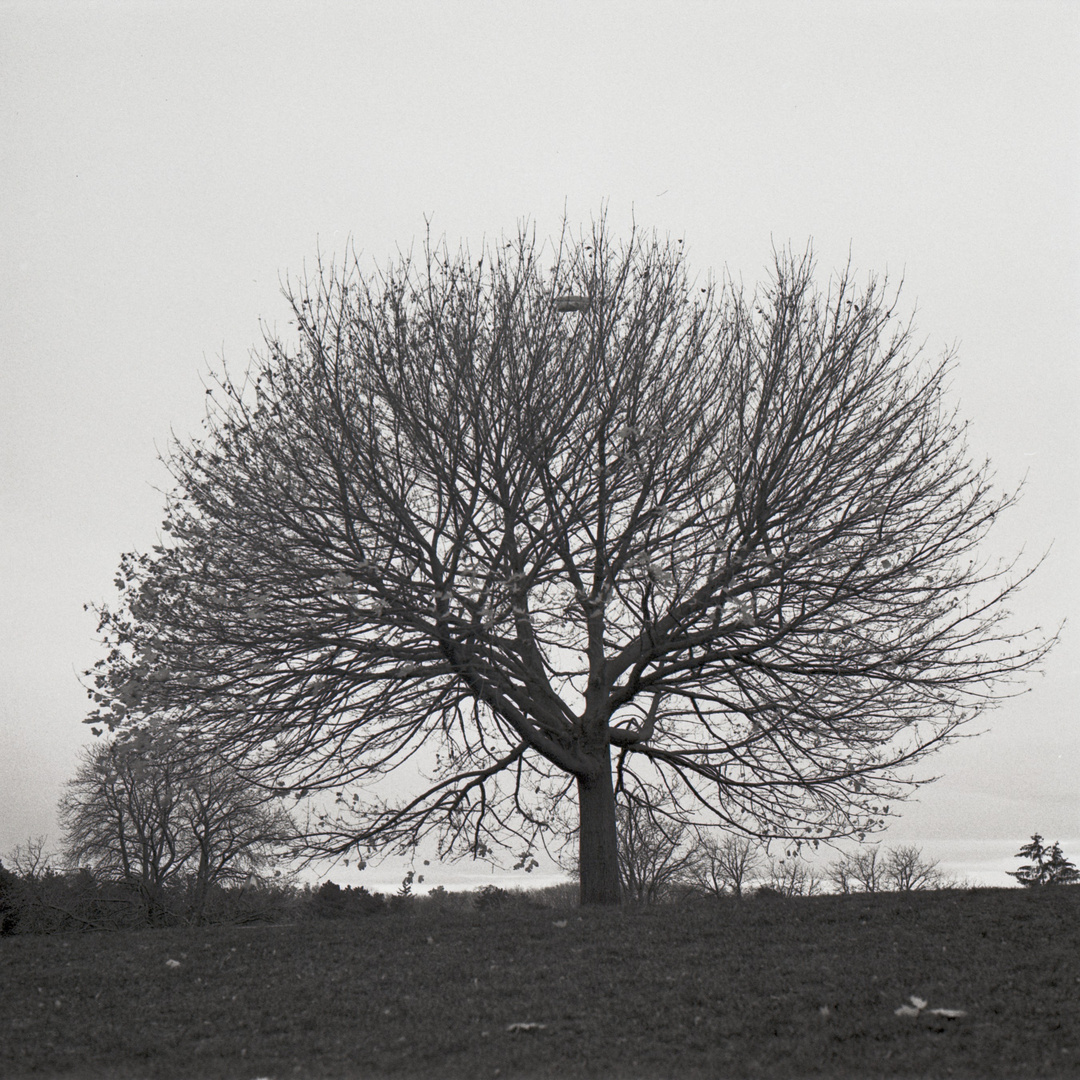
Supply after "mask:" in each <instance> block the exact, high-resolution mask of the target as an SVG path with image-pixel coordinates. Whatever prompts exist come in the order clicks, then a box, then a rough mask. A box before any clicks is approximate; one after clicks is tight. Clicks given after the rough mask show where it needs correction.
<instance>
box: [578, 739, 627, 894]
mask: <svg viewBox="0 0 1080 1080" xmlns="http://www.w3.org/2000/svg"><path fill="white" fill-rule="evenodd" d="M577 785H578V813H579V815H580V818H579V830H578V840H579V843H580V847H579V856H580V857H579V860H578V862H579V872H580V875H581V903H582V904H617V903H619V900H620V899H621V897H620V890H619V856H618V837H617V835H616V830H615V791H614V788H613V787H612V784H611V764H610V761H609V760H608V756H607V754H606V753H605V754H604V765H603V766H602V768H601V769H600V772H599V774H598V775H596V776H579V777H578V778H577Z"/></svg>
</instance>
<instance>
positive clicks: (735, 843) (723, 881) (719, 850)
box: [691, 834, 762, 896]
mask: <svg viewBox="0 0 1080 1080" xmlns="http://www.w3.org/2000/svg"><path fill="white" fill-rule="evenodd" d="M761 864H762V853H761V850H760V848H759V846H758V844H757V843H756V841H754V840H752V839H751V838H750V837H746V836H730V835H728V836H724V837H723V838H718V837H717V836H715V835H713V834H706V835H704V836H702V837H701V838H700V839H699V841H698V845H697V858H696V859H695V860H694V864H693V867H692V872H691V879H692V880H693V882H694V884H695V885H696V886H697V887H698V888H699V889H701V890H702V891H703V892H705V893H708V894H710V895H712V896H721V895H723V894H724V893H730V894H732V895H734V896H742V895H743V893H744V891H745V890H746V889H747V888H748V887H749V885H750V883H751V882H752V881H754V880H755V878H756V876H757V872H758V869H759V868H760V867H761Z"/></svg>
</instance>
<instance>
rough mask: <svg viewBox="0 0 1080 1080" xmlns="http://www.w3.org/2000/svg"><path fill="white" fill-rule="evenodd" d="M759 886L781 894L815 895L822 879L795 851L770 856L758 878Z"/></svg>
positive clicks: (819, 889)
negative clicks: (780, 855) (781, 855)
mask: <svg viewBox="0 0 1080 1080" xmlns="http://www.w3.org/2000/svg"><path fill="white" fill-rule="evenodd" d="M760 885H761V888H763V889H764V890H765V891H766V892H773V893H779V894H780V895H781V896H816V895H818V893H820V892H821V886H822V880H821V877H820V876H819V874H818V873H817V871H816V870H815V869H814V868H813V867H812V866H810V865H808V864H807V863H806V862H804V861H803V860H802V859H801V858H800V857H799V855H798V853H797V852H795V851H789V852H786V853H785V854H784V856H783V857H773V858H770V859H769V860H768V862H767V864H766V868H765V872H764V873H763V874H762V875H761V879H760Z"/></svg>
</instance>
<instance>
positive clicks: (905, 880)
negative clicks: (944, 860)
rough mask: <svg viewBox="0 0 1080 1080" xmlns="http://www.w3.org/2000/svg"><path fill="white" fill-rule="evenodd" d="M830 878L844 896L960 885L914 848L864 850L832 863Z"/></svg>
mask: <svg viewBox="0 0 1080 1080" xmlns="http://www.w3.org/2000/svg"><path fill="white" fill-rule="evenodd" d="M828 878H829V880H830V881H831V882H832V883H833V884H834V885H835V886H836V888H837V890H838V891H839V892H842V893H851V892H912V891H914V890H920V889H946V888H951V887H953V886H955V885H956V884H957V882H955V881H953V880H952V879H950V878H948V877H946V876H945V874H943V873H942V872H941V870H939V869H938V864H937V863H936V862H935V861H933V860H928V859H924V858H923V854H922V851H921V850H920V849H919V848H917V847H916V846H915V845H914V844H902V845H900V846H899V847H894V848H885V849H882V848H879V847H878V846H876V845H874V846H867V847H864V848H860V849H859V850H858V851H854V852H851V853H849V854H847V855H844V856H842V857H841V858H839V859H837V860H835V861H834V862H833V863H831V864H830V866H829V870H828Z"/></svg>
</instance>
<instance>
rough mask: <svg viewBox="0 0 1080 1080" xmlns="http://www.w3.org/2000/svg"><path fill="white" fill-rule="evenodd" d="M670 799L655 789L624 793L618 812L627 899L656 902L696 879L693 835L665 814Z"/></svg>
mask: <svg viewBox="0 0 1080 1080" xmlns="http://www.w3.org/2000/svg"><path fill="white" fill-rule="evenodd" d="M666 804H667V800H666V799H665V798H664V797H663V795H662V793H660V792H658V791H655V790H647V791H642V792H635V791H631V792H625V793H624V794H623V795H622V797H621V798H620V800H619V804H618V807H617V809H616V812H615V814H616V825H617V827H618V832H619V883H620V885H621V886H622V894H623V896H624V897H626V898H628V899H631V900H636V901H637V902H639V903H655V902H656V901H657V900H660V899H662V898H664V897H666V896H667V895H670V893H671V890H672V888H673V887H674V886H676V885H680V884H685V883H687V882H689V881H690V880H691V879H692V877H693V867H694V864H695V862H696V861H697V857H698V853H697V850H696V848H695V846H694V845H693V843H692V841H693V839H694V837H693V833H692V831H691V830H690V828H689V827H688V826H687V825H686V823H685V822H683V821H681V820H679V818H678V817H673V816H670V813H669V814H665V813H664V809H665V806H666Z"/></svg>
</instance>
